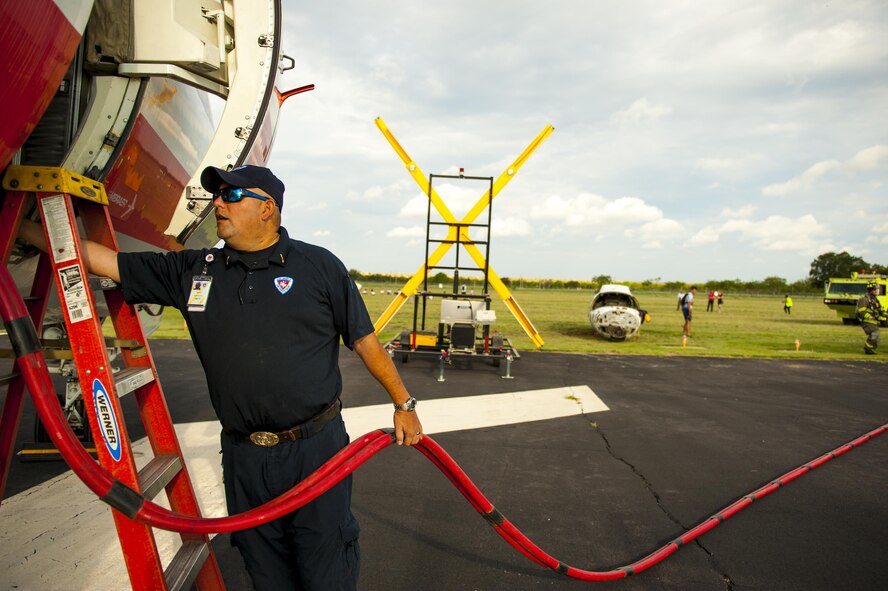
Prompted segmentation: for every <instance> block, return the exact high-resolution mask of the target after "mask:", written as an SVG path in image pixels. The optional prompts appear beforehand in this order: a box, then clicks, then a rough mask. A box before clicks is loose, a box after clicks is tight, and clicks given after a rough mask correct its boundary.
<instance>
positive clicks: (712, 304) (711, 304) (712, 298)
mask: <svg viewBox="0 0 888 591" xmlns="http://www.w3.org/2000/svg"><path fill="white" fill-rule="evenodd" d="M714 307H715V292H714V291H713V290H711V289H710V290H709V301H708V302H707V303H706V311H707V312H712V309H713V308H714Z"/></svg>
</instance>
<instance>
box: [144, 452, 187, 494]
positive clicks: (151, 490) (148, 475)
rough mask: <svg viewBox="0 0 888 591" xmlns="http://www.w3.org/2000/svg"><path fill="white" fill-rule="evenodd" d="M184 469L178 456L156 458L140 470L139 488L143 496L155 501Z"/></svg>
mask: <svg viewBox="0 0 888 591" xmlns="http://www.w3.org/2000/svg"><path fill="white" fill-rule="evenodd" d="M181 469H182V460H180V459H179V456H176V455H160V456H155V457H154V459H153V460H151V461H150V462H148V463H147V464H146V465H145V467H144V468H142V469H141V470H139V488H141V489H142V496H143V497H145V498H146V499H153V498H154V497H156V496H157V495H158V494H160V491H161V490H163V487H165V486H166V485H167V484H169V482H170V480H172V479H173V477H174V476H176V474H178V473H179V471H180V470H181Z"/></svg>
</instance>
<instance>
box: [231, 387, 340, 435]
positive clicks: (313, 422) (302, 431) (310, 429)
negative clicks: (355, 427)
mask: <svg viewBox="0 0 888 591" xmlns="http://www.w3.org/2000/svg"><path fill="white" fill-rule="evenodd" d="M341 410H342V401H341V400H340V399H339V398H337V399H336V400H334V401H333V404H331V405H330V406H328V407H327V408H325V409H324V410H322V411H321V412H320V413H318V414H317V415H315V416H313V417H312V418H310V419H308V420H307V421H305V422H304V423H301V424H299V425H296V426H295V427H290V428H289V429H287V430H286V431H278V432H277V433H273V432H271V431H256V432H254V433H250V434H249V435H248V436H247V437H246V439H249V440H250V441H251V442H253V443H254V444H255V445H259V446H261V447H274V446H275V445H277V444H278V443H281V442H282V441H296V440H297V439H307V438H309V437H311V436H312V435H314V434H315V433H317V432H318V431H320V430H321V429H323V428H324V425H326V424H327V423H329V422H330V421H332V420H333V419H335V418H336V416H337V415H339V413H340V411H341ZM235 436H236V437H237V435H235ZM241 437H243V436H241Z"/></svg>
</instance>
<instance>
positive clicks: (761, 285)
mask: <svg viewBox="0 0 888 591" xmlns="http://www.w3.org/2000/svg"><path fill="white" fill-rule="evenodd" d="M854 272H856V273H877V274H882V275H888V266H886V265H879V264H872V263H868V262H866V261H865V260H863V259H862V258H860V257H854V256H851V255H850V254H848V253H847V252H840V253H834V252H827V253H824V254H822V255H820V256H818V257H817V258H816V259H814V260H813V261H812V262H811V270H810V271H809V273H808V277H807V278H806V279H800V280H798V281H793V282H791V283H790V282H788V281H787V280H786V279H784V278H783V277H776V276H775V277H765V278H764V279H762V280H760V281H742V280H740V279H719V280H710V281H706V282H702V283H696V286H697V288H698V289H700V290H705V291H708V290H710V289H716V290H718V291H723V292H725V293H766V294H787V293H791V294H806V293H810V294H820V293H822V292H823V286H824V285H826V281H827V280H828V279H829V278H830V277H849V276H850V275H851V273H854ZM349 274H350V275H351V277H352V279H354V280H355V281H357V282H367V283H385V284H392V285H398V286H399V287H400V286H401V285H404V284H405V283H406V282H407V280H408V279H410V277H411V276H410V275H394V274H387V273H362V272H360V271H358V270H357V269H351V270H349ZM500 279H501V280H502V282H503V283H504V284H505V285H506V286H507V287H509V288H518V289H523V288H527V289H589V290H597V289H598V288H600V287H601V286H602V285H606V284H608V283H615V281H614V279H613V278H612V277H611V276H610V275H598V276H596V277H592V278H591V279H589V280H588V281H586V280H577V279H525V278H516V277H501V278H500ZM428 282H429V287H430V288H432V289H437V288H438V285H441V286H442V287H443V288H444V289H450V288H451V287H453V276H452V275H447V274H446V273H444V272H443V271H439V272H438V273H436V274H434V275H432V276H431V277H429V279H428ZM616 282H617V283H620V284H622V285H628V286H629V288H630V289H633V290H640V291H645V290H647V291H669V292H678V291H680V290H684V289H688V288H689V287H690V284H689V283H687V282H684V281H661V280H660V278H659V277H656V278H653V279H645V280H644V281H619V280H618V281H616ZM459 284H460V285H459V286H457V287H458V288H459V287H461V286H462V285H465V286H466V288H467V289H473V290H476V291H479V292H480V291H481V288H482V285H481V277H479V276H472V277H465V278H461V279H460V281H459ZM490 291H492V289H491V290H490Z"/></svg>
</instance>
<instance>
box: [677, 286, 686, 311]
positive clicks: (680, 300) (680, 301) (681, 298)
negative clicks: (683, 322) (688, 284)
mask: <svg viewBox="0 0 888 591" xmlns="http://www.w3.org/2000/svg"><path fill="white" fill-rule="evenodd" d="M684 296H685V292H684V290H683V289H679V290H678V300H677V301H676V304H675V309H676V310H681V305H682V304H683V303H684Z"/></svg>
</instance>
